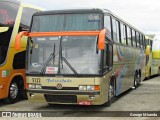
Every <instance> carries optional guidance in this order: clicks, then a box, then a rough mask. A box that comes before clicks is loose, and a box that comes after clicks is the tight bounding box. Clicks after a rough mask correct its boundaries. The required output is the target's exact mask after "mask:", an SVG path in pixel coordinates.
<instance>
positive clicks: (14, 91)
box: [3, 80, 20, 104]
mask: <svg viewBox="0 0 160 120" xmlns="http://www.w3.org/2000/svg"><path fill="white" fill-rule="evenodd" d="M19 96H20V94H19V84H18V81H17V80H13V81H12V82H11V84H10V86H9V93H8V98H5V99H3V102H4V103H7V104H11V103H15V102H17V101H18V99H19Z"/></svg>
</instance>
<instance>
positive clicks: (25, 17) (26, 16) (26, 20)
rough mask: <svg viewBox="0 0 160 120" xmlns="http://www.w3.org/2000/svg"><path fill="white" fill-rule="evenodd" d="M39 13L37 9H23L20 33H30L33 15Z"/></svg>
mask: <svg viewBox="0 0 160 120" xmlns="http://www.w3.org/2000/svg"><path fill="white" fill-rule="evenodd" d="M35 12H37V10H36V9H33V8H26V7H24V8H23V13H22V17H21V23H20V26H19V32H20V31H29V27H30V23H31V19H32V15H33V14H34V13H35Z"/></svg>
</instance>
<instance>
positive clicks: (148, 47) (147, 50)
mask: <svg viewBox="0 0 160 120" xmlns="http://www.w3.org/2000/svg"><path fill="white" fill-rule="evenodd" d="M149 54H150V46H149V45H147V47H146V55H149Z"/></svg>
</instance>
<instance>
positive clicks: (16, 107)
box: [0, 76, 160, 119]
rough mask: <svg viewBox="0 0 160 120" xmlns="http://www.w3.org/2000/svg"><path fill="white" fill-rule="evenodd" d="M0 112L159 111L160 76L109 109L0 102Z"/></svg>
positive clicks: (87, 114) (25, 102)
mask: <svg viewBox="0 0 160 120" xmlns="http://www.w3.org/2000/svg"><path fill="white" fill-rule="evenodd" d="M0 111H48V112H50V113H51V114H52V113H54V114H55V115H56V116H64V117H67V116H88V117H90V116H101V115H102V116H103V115H104V113H105V111H160V76H159V77H155V78H152V79H150V80H147V81H144V82H142V83H141V85H140V86H139V87H138V88H137V89H136V90H129V91H127V92H126V93H125V94H123V95H121V96H119V97H118V98H117V99H116V100H115V102H114V103H112V105H111V106H110V107H102V106H75V105H52V106H49V105H48V104H46V103H30V102H29V101H27V100H22V101H20V102H18V103H16V104H12V105H5V104H3V103H2V102H0ZM51 111H52V112H51ZM69 111H70V112H69ZM88 111H92V112H88ZM94 111H99V113H97V114H99V115H97V114H95V112H94ZM100 111H102V112H100ZM114 114H115V116H116V114H117V113H116V112H115V113H113V115H114ZM104 116H105V115H104ZM146 119H148V118H146ZM154 119H156V118H154Z"/></svg>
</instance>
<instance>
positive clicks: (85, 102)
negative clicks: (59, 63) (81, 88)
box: [78, 101, 91, 105]
mask: <svg viewBox="0 0 160 120" xmlns="http://www.w3.org/2000/svg"><path fill="white" fill-rule="evenodd" d="M78 104H79V105H91V102H90V101H80V102H78Z"/></svg>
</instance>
